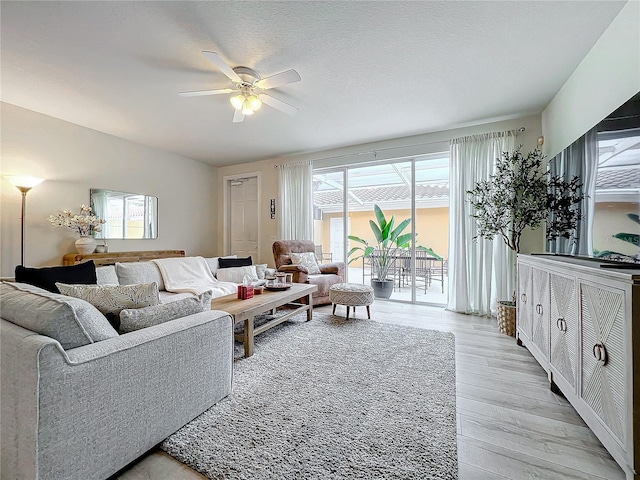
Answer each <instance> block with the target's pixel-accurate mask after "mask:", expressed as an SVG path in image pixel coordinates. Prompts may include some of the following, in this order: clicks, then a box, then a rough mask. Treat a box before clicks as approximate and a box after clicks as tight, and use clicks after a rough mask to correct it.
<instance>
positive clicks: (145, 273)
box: [116, 262, 165, 290]
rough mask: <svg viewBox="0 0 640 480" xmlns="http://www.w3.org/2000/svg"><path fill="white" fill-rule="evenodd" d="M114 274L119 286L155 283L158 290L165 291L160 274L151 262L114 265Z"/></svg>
mask: <svg viewBox="0 0 640 480" xmlns="http://www.w3.org/2000/svg"><path fill="white" fill-rule="evenodd" d="M116 273H117V274H118V282H119V283H120V285H133V284H136V283H152V282H156V283H157V284H158V290H165V288H164V281H163V280H162V274H161V273H160V270H159V269H158V266H157V265H156V264H155V263H153V262H130V263H116Z"/></svg>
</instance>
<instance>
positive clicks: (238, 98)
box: [229, 94, 244, 110]
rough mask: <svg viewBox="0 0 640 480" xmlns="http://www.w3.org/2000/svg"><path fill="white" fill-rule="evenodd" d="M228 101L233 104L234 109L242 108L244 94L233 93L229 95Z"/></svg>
mask: <svg viewBox="0 0 640 480" xmlns="http://www.w3.org/2000/svg"><path fill="white" fill-rule="evenodd" d="M229 101H230V102H231V105H233V108H235V109H236V110H240V109H241V108H242V104H243V103H244V95H242V94H238V95H235V96H233V97H231V98H230V99H229Z"/></svg>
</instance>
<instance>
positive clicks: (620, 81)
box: [542, 0, 640, 157]
mask: <svg viewBox="0 0 640 480" xmlns="http://www.w3.org/2000/svg"><path fill="white" fill-rule="evenodd" d="M638 91H640V1H638V0H631V1H630V2H629V3H627V4H626V5H625V6H624V7H623V9H622V10H621V11H620V13H619V14H618V16H617V17H616V18H615V19H614V20H613V22H611V25H610V26H609V28H608V29H607V30H606V31H605V32H604V33H603V34H602V36H601V37H600V39H599V40H598V41H597V42H596V44H595V45H594V46H593V48H592V49H591V51H590V52H589V53H588V54H587V56H586V57H585V58H584V59H583V60H582V62H581V63H580V65H578V67H577V68H576V70H575V71H574V72H573V74H572V75H571V77H569V80H567V82H566V83H565V84H564V86H563V87H562V88H561V89H560V91H559V92H558V93H557V94H556V96H555V97H554V98H553V100H552V101H551V102H550V103H549V105H548V106H547V108H546V109H545V110H544V112H542V131H543V134H544V137H545V145H544V150H543V152H544V153H545V154H547V155H548V156H549V157H554V156H555V155H556V154H557V153H558V152H560V151H562V150H563V149H564V148H566V147H567V146H569V145H571V144H572V143H573V142H574V141H576V140H577V139H578V138H579V137H581V136H582V135H584V134H585V132H586V131H587V130H589V129H590V128H591V127H593V126H594V125H596V124H597V123H598V122H600V120H602V119H603V118H604V117H606V116H607V115H609V114H610V113H611V112H613V111H614V110H615V109H616V108H618V107H619V106H620V105H622V104H623V103H624V102H626V101H627V100H628V99H629V98H631V97H632V96H633V95H635V94H636V93H638Z"/></svg>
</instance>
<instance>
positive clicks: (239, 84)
mask: <svg viewBox="0 0 640 480" xmlns="http://www.w3.org/2000/svg"><path fill="white" fill-rule="evenodd" d="M202 53H203V54H204V56H205V57H207V58H208V59H209V60H210V61H211V63H213V64H214V65H215V66H216V67H218V69H219V70H220V71H221V72H222V73H224V74H225V75H226V76H227V77H229V79H231V81H232V82H233V83H234V84H235V88H219V89H216V90H198V91H194V92H180V93H179V95H182V96H183V97H199V96H202V95H219V94H222V93H233V92H239V93H238V94H237V95H234V96H233V97H231V98H230V99H229V100H230V101H231V104H232V105H233V107H234V108H235V110H236V111H235V113H234V114H233V121H234V123H238V122H242V121H244V117H245V115H253V114H254V112H256V111H257V110H259V109H260V107H261V106H262V104H263V103H266V104H267V105H269V106H270V107H273V108H275V109H276V110H280V111H281V112H284V113H287V114H289V115H294V114H295V113H296V112H297V111H298V109H297V108H296V107H294V106H293V105H289V104H288V103H285V102H283V101H282V100H278V99H277V98H274V97H272V96H271V95H267V94H266V93H263V90H269V89H270V88H276V87H281V86H283V85H288V84H290V83H295V82H299V81H300V80H301V78H300V74H299V73H298V72H296V71H295V70H286V71H284V72H280V73H276V74H275V75H271V76H270V77H267V78H260V74H258V72H256V71H255V70H252V69H251V68H247V67H233V68H231V66H229V64H228V63H227V62H225V61H224V60H223V59H222V58H221V57H220V55H218V54H217V53H215V52H208V51H203V52H202Z"/></svg>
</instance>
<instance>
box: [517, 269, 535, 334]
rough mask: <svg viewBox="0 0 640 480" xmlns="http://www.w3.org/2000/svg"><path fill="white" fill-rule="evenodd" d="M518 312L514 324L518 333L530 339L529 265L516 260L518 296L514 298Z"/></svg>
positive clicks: (531, 311)
mask: <svg viewBox="0 0 640 480" xmlns="http://www.w3.org/2000/svg"><path fill="white" fill-rule="evenodd" d="M516 305H517V306H518V314H517V315H516V324H517V325H518V334H519V335H521V336H524V337H526V338H527V339H531V315H532V313H533V310H532V306H531V266H529V265H527V264H526V263H521V262H518V298H517V299H516Z"/></svg>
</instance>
